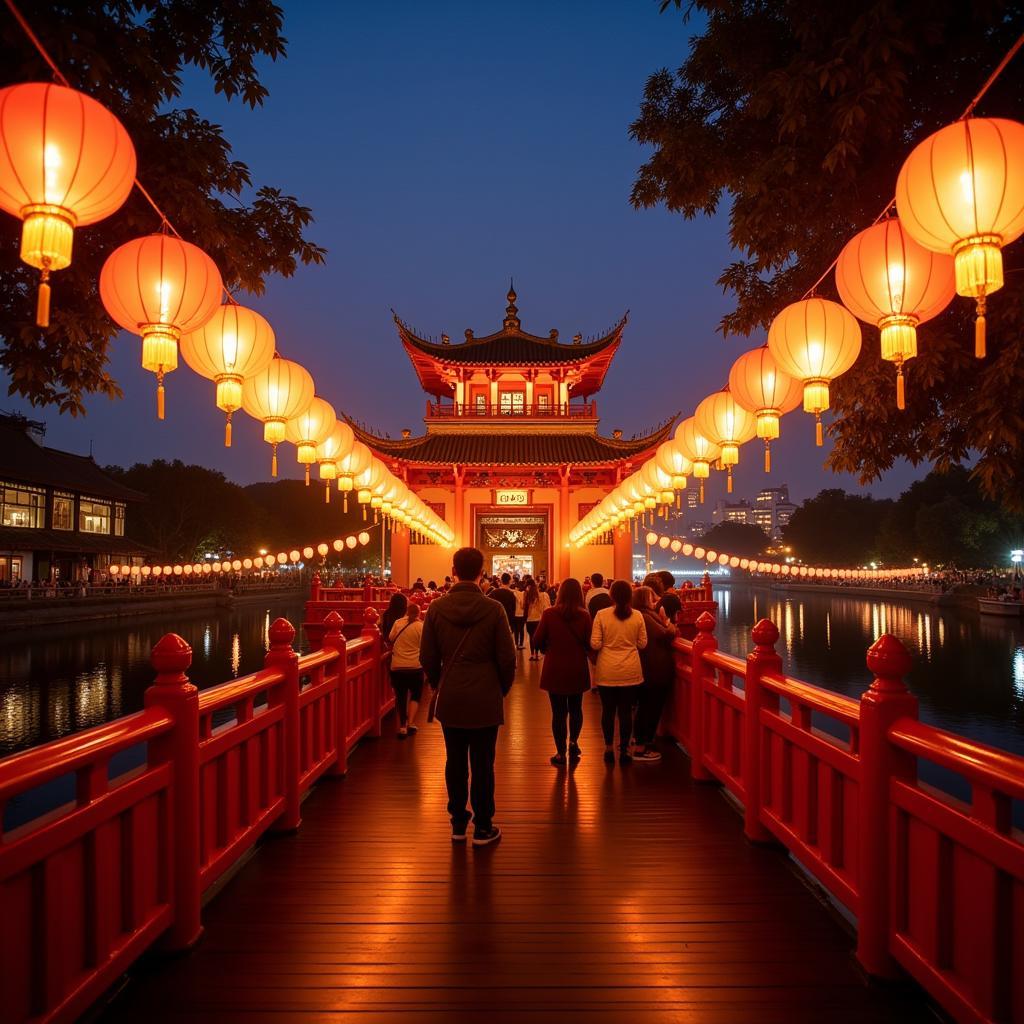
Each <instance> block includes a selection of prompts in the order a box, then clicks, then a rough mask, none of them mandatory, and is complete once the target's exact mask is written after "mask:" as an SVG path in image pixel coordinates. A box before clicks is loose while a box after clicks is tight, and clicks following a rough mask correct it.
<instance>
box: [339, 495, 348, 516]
mask: <svg viewBox="0 0 1024 1024" xmlns="http://www.w3.org/2000/svg"><path fill="white" fill-rule="evenodd" d="M341 511H342V512H348V491H342V492H341Z"/></svg>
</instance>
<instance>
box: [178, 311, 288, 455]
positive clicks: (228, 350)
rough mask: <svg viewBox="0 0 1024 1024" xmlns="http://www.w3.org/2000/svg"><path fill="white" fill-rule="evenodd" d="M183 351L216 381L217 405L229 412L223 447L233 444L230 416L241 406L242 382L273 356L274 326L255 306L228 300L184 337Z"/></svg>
mask: <svg viewBox="0 0 1024 1024" xmlns="http://www.w3.org/2000/svg"><path fill="white" fill-rule="evenodd" d="M180 345H181V355H182V358H183V359H184V360H185V362H186V363H188V365H189V366H190V367H191V368H192V369H193V370H195V372H196V373H198V374H199V375H200V376H201V377H207V378H209V379H210V380H212V381H213V382H214V383H215V384H216V385H217V408H218V409H220V410H221V411H223V412H225V413H227V421H226V422H225V424H224V447H225V448H230V447H231V416H232V414H233V413H235V412H237V411H238V410H239V409H241V408H242V382H243V381H244V380H245V378H246V377H253V376H255V375H256V374H257V373H260V372H262V371H263V370H265V369H266V368H267V367H268V366H269V365H270V361H271V360H272V359H273V358H274V329H273V328H272V327H271V326H270V324H269V323H267V321H266V320H265V319H264V318H263V317H262V316H260V315H259V313H257V312H256V311H255V310H252V309H247V308H246V307H245V306H239V305H238V303H237V302H227V303H225V304H224V305H222V306H221V307H220V309H218V310H217V312H216V313H214V314H213V318H212V319H211V320H210V321H209V322H208V323H207V324H206V325H205V326H203V327H201V328H200V329H199V330H198V331H193V332H192V333H190V334H185V335H183V336H182V339H181V343H180Z"/></svg>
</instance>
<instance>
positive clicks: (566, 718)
mask: <svg viewBox="0 0 1024 1024" xmlns="http://www.w3.org/2000/svg"><path fill="white" fill-rule="evenodd" d="M590 627H591V622H590V615H589V613H588V612H587V610H586V608H584V606H583V588H582V587H581V586H580V581H579V580H576V579H572V578H569V579H567V580H564V581H563V582H562V584H561V585H560V586H559V588H558V600H557V601H556V603H555V605H554V607H552V608H546V609H545V610H544V612H543V614H542V615H541V617H540V623H539V624H538V625H537V629H536V631H535V632H534V634H533V645H534V649H535V650H538V651H541V652H543V654H544V667H543V668H542V669H541V673H540V688H541V689H542V690H547V692H548V699H549V700H550V701H551V734H552V736H553V737H554V740H555V756H554V757H552V758H551V763H552V764H553V765H558V766H561V765H564V764H565V763H566V753H567V750H566V739H568V755H569V759H570V761H571V762H572V763H574V764H575V763H576V762H577V761H579V759H580V757H581V756H582V755H581V751H580V746H579V738H580V730H581V729H582V728H583V694H585V693H586V692H587V690H589V689H590ZM567 726H568V728H567Z"/></svg>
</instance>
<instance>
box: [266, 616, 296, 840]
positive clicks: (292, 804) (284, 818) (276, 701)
mask: <svg viewBox="0 0 1024 1024" xmlns="http://www.w3.org/2000/svg"><path fill="white" fill-rule="evenodd" d="M294 639H295V627H294V626H293V625H292V624H291V623H290V622H289V621H288V620H287V619H275V620H274V621H273V622H272V623H271V624H270V650H269V651H267V656H266V658H264V659H263V667H264V668H266V669H270V670H272V671H274V672H280V673H282V675H283V676H284V681H283V682H282V683H279V684H278V685H276V686H272V687H271V688H270V700H269V703H270V705H271V707H277V706H278V705H282V706H283V707H284V719H283V721H282V733H283V736H284V743H283V745H282V751H281V756H282V759H283V763H284V810H283V811H282V812H281V817H280V818H278V820H277V821H276V822H275V823H274V831H275V832H294V831H295V830H296V829H297V828H298V827H299V825H301V824H302V818H301V817H300V816H299V797H300V795H301V794H300V793H299V774H300V756H301V755H300V750H299V656H298V654H296V653H295V650H294V648H293V647H292V641H293V640H294Z"/></svg>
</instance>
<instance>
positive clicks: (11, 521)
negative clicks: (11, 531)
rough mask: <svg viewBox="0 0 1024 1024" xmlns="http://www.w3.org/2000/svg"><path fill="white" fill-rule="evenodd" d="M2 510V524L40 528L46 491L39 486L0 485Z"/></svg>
mask: <svg viewBox="0 0 1024 1024" xmlns="http://www.w3.org/2000/svg"><path fill="white" fill-rule="evenodd" d="M0 487H2V490H0V496H2V502H0V506H2V512H0V522H2V523H3V525H4V526H17V527H28V528H30V529H36V530H40V529H42V528H43V525H44V521H45V516H46V492H45V491H44V490H42V488H40V487H25V486H24V485H22V484H2V485H0Z"/></svg>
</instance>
